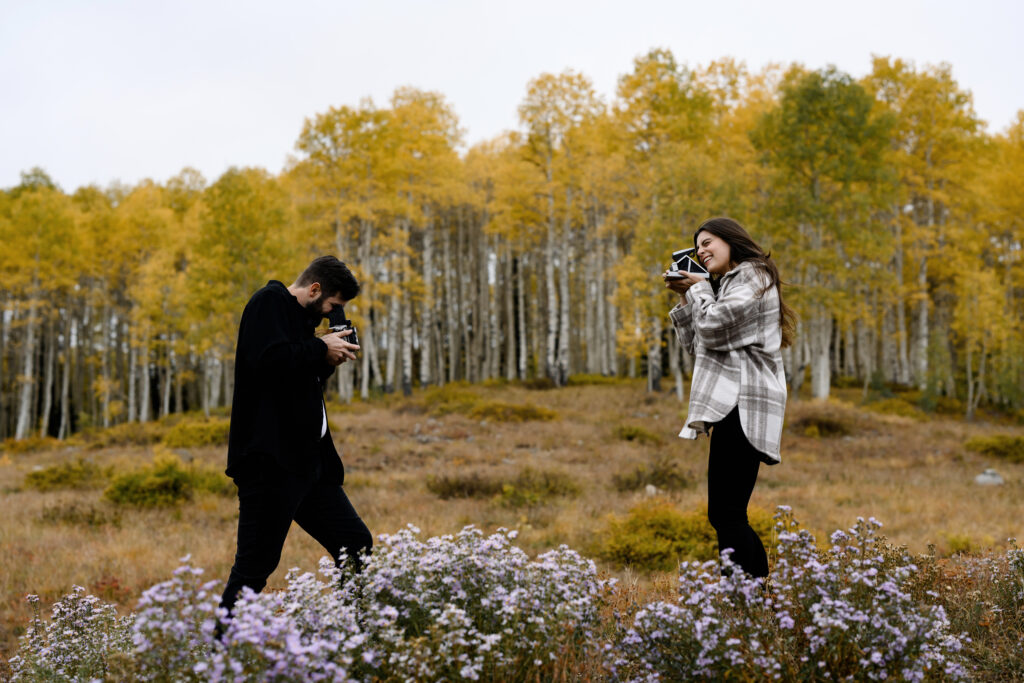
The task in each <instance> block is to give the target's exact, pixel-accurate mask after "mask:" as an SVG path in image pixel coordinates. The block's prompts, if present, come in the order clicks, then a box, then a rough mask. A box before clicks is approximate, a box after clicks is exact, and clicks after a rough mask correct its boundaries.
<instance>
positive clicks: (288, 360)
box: [227, 280, 345, 484]
mask: <svg viewBox="0 0 1024 683" xmlns="http://www.w3.org/2000/svg"><path fill="white" fill-rule="evenodd" d="M317 322H318V321H315V320H314V319H313V318H312V317H311V316H310V315H309V312H308V311H307V310H306V309H305V308H304V307H303V306H302V304H300V303H299V301H298V299H296V298H295V297H294V296H292V294H291V292H289V291H288V288H287V287H285V286H284V285H283V284H281V283H280V282H278V281H276V280H271V281H270V282H268V283H267V284H266V286H265V287H263V288H262V289H260V290H259V291H258V292H256V293H255V294H253V295H252V298H251V299H249V303H248V304H246V306H245V310H244V311H242V321H241V323H240V324H239V326H238V345H237V346H236V348H235V387H234V397H233V399H232V402H231V433H230V436H229V438H228V467H227V474H228V476H230V477H234V478H239V477H244V476H247V475H248V474H252V473H256V472H260V471H261V470H262V471H263V473H267V470H268V469H270V470H271V472H270V473H272V471H273V470H275V469H283V470H286V471H288V472H292V473H295V474H298V475H306V476H315V475H316V474H317V473H320V474H322V475H323V476H325V477H326V478H327V479H328V480H332V481H336V483H338V484H341V483H342V481H343V480H344V477H345V470H344V467H343V466H342V464H341V458H340V457H339V456H338V451H337V450H336V449H335V448H334V441H333V439H332V438H331V433H330V429H329V428H328V431H327V434H326V435H325V436H324V437H323V438H321V437H320V432H321V430H322V429H323V416H324V412H323V411H324V407H323V406H324V403H323V386H324V382H325V381H326V379H327V378H328V377H329V376H330V375H331V374H332V373H333V372H334V367H333V366H332V365H330V364H329V363H328V362H327V345H326V344H324V342H322V341H321V340H320V339H317V338H316V336H315V335H314V334H313V332H314V330H315V329H316V323H317Z"/></svg>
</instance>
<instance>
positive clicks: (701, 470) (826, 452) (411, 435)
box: [0, 381, 1024, 658]
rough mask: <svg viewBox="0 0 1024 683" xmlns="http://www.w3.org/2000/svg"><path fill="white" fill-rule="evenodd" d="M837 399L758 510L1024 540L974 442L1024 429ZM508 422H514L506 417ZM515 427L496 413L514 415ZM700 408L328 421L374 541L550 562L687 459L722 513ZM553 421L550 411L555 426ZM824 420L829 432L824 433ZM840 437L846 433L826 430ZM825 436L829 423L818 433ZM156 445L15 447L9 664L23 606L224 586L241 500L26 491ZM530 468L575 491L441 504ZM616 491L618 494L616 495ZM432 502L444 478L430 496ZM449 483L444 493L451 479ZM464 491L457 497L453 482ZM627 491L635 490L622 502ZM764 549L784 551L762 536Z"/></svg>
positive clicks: (196, 455)
mask: <svg viewBox="0 0 1024 683" xmlns="http://www.w3.org/2000/svg"><path fill="white" fill-rule="evenodd" d="M838 393H839V395H840V396H839V398H837V399H833V400H830V401H829V402H828V403H824V404H823V403H820V402H814V401H809V400H798V401H797V400H791V402H790V407H789V411H788V414H787V429H786V432H785V435H784V437H783V448H782V453H783V461H782V464H781V465H779V466H774V467H766V466H765V467H762V468H761V473H760V477H759V481H758V485H757V487H756V489H755V491H754V495H753V499H752V501H751V503H752V505H753V506H755V507H758V508H761V509H763V510H765V511H768V512H769V513H770V512H771V511H773V510H774V508H775V506H777V505H789V506H791V507H792V508H793V511H794V514H795V516H796V518H797V519H798V520H799V521H800V522H801V523H802V524H803V526H805V527H807V528H809V529H811V530H812V531H813V532H814V533H815V534H816V535H818V537H819V540H821V539H823V538H824V536H825V535H827V534H828V533H829V532H831V531H833V530H834V529H837V528H843V529H845V528H848V527H850V526H851V525H852V524H853V523H854V522H855V520H856V518H857V517H858V516H863V517H865V518H866V517H875V518H876V519H878V520H880V521H881V522H882V523H883V524H884V528H883V533H884V534H885V535H886V536H887V538H888V540H889V542H891V543H893V544H896V545H906V546H907V547H908V548H909V549H910V550H911V551H912V552H914V553H922V552H925V551H926V550H927V549H928V546H929V545H933V546H935V549H936V551H937V553H938V554H939V555H940V556H941V555H948V554H950V553H952V552H988V551H992V550H1002V549H1005V548H1006V546H1007V539H1008V538H1010V537H1015V538H1019V539H1020V538H1024V514H1021V513H1022V508H1024V504H1022V501H1024V464H1013V463H1009V462H1005V461H1002V460H993V459H992V458H989V457H985V456H982V455H979V454H977V453H974V452H972V451H970V450H968V449H966V448H965V446H964V444H965V442H966V441H967V440H969V439H970V438H972V437H976V436H987V435H993V434H997V433H1001V434H1012V435H1018V436H1019V435H1024V427H1021V426H1020V425H1018V424H1016V423H1012V422H1010V421H1003V420H1000V419H998V418H995V417H983V418H979V419H978V420H976V421H974V422H970V423H968V422H964V421H963V420H962V419H959V418H955V417H936V416H920V415H919V416H917V417H916V418H912V417H900V416H897V415H886V414H881V413H878V412H873V411H870V410H867V409H865V408H864V407H861V406H859V405H858V404H859V401H860V392H859V391H854V390H850V391H849V392H842V391H840V392H838ZM453 395H455V396H457V397H461V398H460V400H463V401H465V399H466V397H467V395H472V397H473V398H472V401H479V402H480V404H481V405H483V404H486V403H488V402H491V405H492V406H493V405H494V403H493V402H503V403H505V404H514V405H519V406H522V405H525V404H532V405H534V406H538V407H541V408H547V409H549V410H551V411H554V418H553V419H549V420H534V421H526V422H505V421H500V419H499V420H495V419H481V418H480V417H479V414H478V416H477V417H471V416H470V415H471V414H472V413H471V412H469V411H465V410H463V411H462V412H450V413H447V414H441V413H443V412H444V411H443V410H442V409H441V408H443V406H444V404H443V399H445V398H449V399H450V398H451V397H452V396H453ZM499 413H500V411H499ZM497 414H498V413H495V415H497ZM684 414H685V406H684V405H683V404H681V403H680V402H679V401H678V400H677V399H676V397H675V395H674V394H673V393H660V394H651V393H646V392H645V387H644V384H643V382H642V381H619V382H614V383H610V384H594V385H582V386H569V387H566V388H562V389H548V390H531V389H528V388H526V387H524V386H521V385H515V384H493V385H490V386H479V385H478V386H461V387H458V388H457V389H455V390H454V393H451V392H449V393H448V394H445V393H444V392H440V393H435V394H430V393H424V392H414V394H413V396H412V397H409V398H402V397H388V398H383V399H379V400H375V401H370V402H366V403H355V404H353V405H351V406H344V407H343V406H333V409H331V410H330V411H329V417H330V420H331V423H332V425H333V426H332V432H333V434H334V436H335V439H336V441H337V444H338V448H339V451H340V452H342V454H343V459H344V461H345V466H346V472H347V481H346V486H345V488H346V491H347V492H348V495H349V497H350V498H351V499H352V501H353V503H354V505H355V507H356V509H357V510H358V511H359V513H360V515H361V516H362V517H363V519H364V520H365V521H366V523H367V525H368V526H369V528H370V530H371V531H372V532H373V533H374V535H378V534H382V533H393V532H395V531H396V530H398V529H401V528H403V527H405V526H406V525H408V524H412V525H415V526H416V527H418V528H419V529H421V530H422V534H423V536H424V537H426V536H432V535H439V534H447V533H454V532H456V531H458V530H459V529H461V528H462V527H464V526H466V525H470V524H472V525H476V526H477V527H479V528H481V529H483V530H484V531H485V532H490V531H493V530H494V529H496V528H498V527H506V528H514V529H518V530H519V537H518V539H517V543H518V544H519V545H520V546H521V547H523V548H524V549H525V550H526V551H527V552H529V553H531V554H533V553H536V552H540V551H542V550H545V549H548V548H552V547H555V546H557V545H559V544H562V543H565V544H568V545H569V546H570V547H572V548H575V549H577V550H579V551H580V552H582V553H584V554H591V555H592V553H593V551H594V549H595V547H596V544H598V543H599V542H600V539H601V537H602V534H604V533H606V529H607V527H608V522H609V519H610V517H611V516H614V515H620V516H621V515H625V514H627V513H628V511H629V510H630V509H631V508H633V507H635V506H637V505H638V504H640V503H642V502H643V501H644V500H645V499H647V498H649V497H650V496H651V494H652V491H650V490H649V489H648V488H647V487H646V486H644V485H639V486H637V487H636V488H635V489H634V490H629V487H628V486H624V485H623V484H622V482H623V481H629V480H630V479H631V477H632V478H633V479H636V477H634V476H632V475H634V474H635V473H636V472H638V471H645V468H646V471H650V469H651V468H652V467H653V464H654V463H658V462H660V463H665V462H670V463H671V464H672V467H673V468H674V470H673V471H675V472H677V473H680V474H682V475H684V477H685V479H687V480H689V482H690V484H689V485H687V486H684V487H683V488H680V489H677V490H659V491H657V492H653V493H654V495H655V496H657V497H659V498H662V499H665V500H668V501H670V502H671V503H672V504H673V505H675V506H676V507H677V508H678V509H679V510H682V511H689V510H693V509H695V508H699V507H700V506H701V505H702V504H703V503H704V502H705V495H706V486H705V484H704V478H705V474H706V467H707V462H706V458H707V448H708V443H707V440H706V439H705V438H703V437H702V438H701V439H699V440H698V441H687V440H683V439H678V438H676V434H677V432H678V431H679V428H680V427H681V425H682V422H683V418H684ZM549 417H550V415H549ZM824 418H827V419H824ZM837 422H838V423H839V424H840V425H841V427H842V428H841V429H840V430H839V431H843V430H845V431H847V432H848V433H847V434H845V435H838V436H830V437H829V436H821V434H823V433H828V432H829V429H827V428H826V427H827V425H829V424H834V423H837ZM818 425H824V427H820V428H819V426H818ZM154 450H156V449H155V448H154V447H150V446H131V447H115V448H105V449H99V450H88V449H86V448H84V447H64V448H57V449H53V450H48V451H38V452H29V453H0V653H2V654H3V656H4V657H6V658H9V657H10V656H11V655H12V654H13V653H14V651H15V650H16V648H17V636H18V635H20V634H21V633H24V630H25V627H26V626H27V625H28V622H29V617H30V613H29V609H28V605H27V603H26V601H25V595H26V594H29V593H33V594H37V595H39V596H40V597H41V598H42V601H43V604H44V609H46V608H48V605H49V604H50V603H52V602H53V601H54V600H56V599H57V598H59V597H60V596H62V595H64V594H66V593H68V592H69V591H70V589H71V586H72V585H73V584H76V585H81V586H84V587H85V588H86V589H87V590H88V591H89V592H91V593H93V594H95V595H97V596H99V597H101V598H103V599H105V600H108V601H113V602H117V603H118V604H119V605H120V606H121V607H122V608H123V611H128V610H130V609H131V608H132V607H133V606H134V604H135V602H136V601H137V599H138V597H139V595H140V593H141V592H142V591H143V590H145V589H146V588H148V587H149V586H151V585H153V584H154V583H156V582H159V581H162V580H165V579H167V578H168V577H169V576H170V574H171V572H172V571H173V570H174V568H175V567H177V566H178V564H179V559H180V558H182V557H183V556H185V555H191V557H192V562H193V563H194V565H195V566H199V567H204V568H205V569H206V572H207V574H206V575H207V576H208V577H210V578H221V579H223V578H226V577H227V574H228V571H229V569H230V566H231V563H232V560H233V556H234V550H235V525H236V520H237V500H236V499H235V498H234V497H231V496H223V495H215V494H212V493H203V494H198V495H196V496H195V497H194V498H193V500H192V501H191V502H188V503H184V504H181V505H178V506H174V507H156V508H136V507H125V506H118V505H114V504H113V503H110V502H107V501H105V500H104V499H103V489H102V488H93V489H84V490H57V491H48V492H41V491H38V490H34V489H32V488H30V487H28V486H26V484H25V477H26V475H28V474H29V473H30V472H32V471H33V470H34V469H36V470H37V469H38V468H40V467H47V466H50V465H54V464H56V463H60V462H66V461H74V460H75V459H76V458H86V459H88V460H89V461H91V462H94V463H96V464H99V465H102V466H113V467H114V468H115V470H116V471H121V470H128V469H131V468H133V467H137V466H139V465H141V464H143V463H146V462H149V461H151V460H152V458H153V453H154ZM176 452H177V454H178V455H179V457H181V458H182V459H183V460H189V459H194V460H195V461H200V462H205V463H209V464H210V465H211V466H215V467H218V468H220V467H222V465H223V462H224V459H225V447H201V448H193V449H179V450H178V451H176ZM989 467H994V468H996V469H997V470H998V471H999V473H1000V474H1001V475H1002V476H1003V478H1004V479H1005V484H1003V485H1001V486H989V487H984V486H980V485H978V484H976V483H975V482H974V477H975V475H977V474H979V473H981V472H982V471H983V470H985V469H986V468H989ZM524 470H532V471H534V472H535V473H536V472H541V473H545V472H548V473H550V472H555V473H558V474H561V475H568V478H570V479H571V480H572V481H573V482H574V483H575V484H576V486H577V487H578V491H574V492H572V493H573V495H555V496H542V495H540V496H535V497H533V498H529V497H527V498H526V499H520V500H518V501H517V500H516V499H515V497H514V496H512V495H509V494H510V490H505V491H504V493H498V494H494V493H493V492H491V493H486V494H484V495H481V496H479V497H470V498H450V499H442V498H441V497H439V495H438V494H437V493H435V492H432V491H431V489H434V490H435V491H437V490H439V487H438V482H439V481H441V480H442V479H443V478H445V477H448V478H450V481H448V483H449V484H453V482H454V484H458V483H459V482H461V483H462V484H463V485H470V486H472V485H473V483H474V482H476V483H477V484H479V483H480V482H487V481H490V482H494V481H498V482H502V481H504V482H509V483H514V482H515V481H516V478H517V477H518V476H520V475H521V474H522V472H523V471H524ZM616 482H618V485H616ZM431 483H432V485H430V486H429V488H428V484H431ZM442 483H443V482H442ZM454 484H453V485H454ZM624 488H625V489H626V490H623V489H624ZM765 541H766V545H769V544H770V539H765ZM323 554H324V551H323V549H322V548H320V547H319V546H318V545H317V544H316V543H315V542H314V541H313V540H312V539H310V538H309V537H308V536H306V535H305V534H304V533H303V532H302V531H301V530H300V529H298V528H297V527H293V529H292V532H291V534H290V536H289V538H288V541H287V543H286V545H285V548H284V554H283V557H282V560H281V564H280V566H279V568H278V570H277V571H276V572H275V574H274V575H273V576H272V577H271V579H270V583H269V587H270V588H274V587H279V586H281V585H283V584H284V576H285V573H286V572H287V570H288V569H289V568H291V567H300V568H302V569H303V570H309V571H312V570H315V568H316V566H317V561H318V559H319V558H320V557H321V556H322V555H323ZM599 566H601V567H602V569H604V570H606V571H608V572H609V573H612V574H614V575H616V576H618V577H619V578H620V579H624V580H625V584H626V586H630V587H632V588H631V591H632V592H633V593H634V594H636V593H637V592H639V593H641V594H653V593H659V592H665V591H671V590H672V588H671V587H672V584H673V575H672V574H666V573H658V572H653V573H637V572H633V571H631V570H628V569H626V570H624V569H622V568H620V567H616V566H614V565H611V564H606V563H601V562H599Z"/></svg>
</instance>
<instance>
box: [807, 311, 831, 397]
mask: <svg viewBox="0 0 1024 683" xmlns="http://www.w3.org/2000/svg"><path fill="white" fill-rule="evenodd" d="M831 332H832V318H831V316H830V315H829V314H828V312H827V311H826V310H825V308H824V307H823V306H822V305H821V304H815V306H814V309H813V312H812V314H811V316H810V321H809V324H808V342H809V345H810V353H811V356H810V361H811V396H813V397H814V398H819V399H822V398H828V395H829V389H830V384H831V377H830V374H829V371H830V370H831V365H830V363H829V353H828V350H829V342H830V341H831Z"/></svg>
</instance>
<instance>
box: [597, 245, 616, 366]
mask: <svg viewBox="0 0 1024 683" xmlns="http://www.w3.org/2000/svg"><path fill="white" fill-rule="evenodd" d="M609 241H610V243H611V253H610V254H609V256H610V257H611V262H612V263H618V262H619V244H618V242H616V241H615V238H614V237H611V238H609ZM602 277H604V276H603V275H602ZM605 287H606V289H605V294H604V299H605V312H606V314H605V326H604V329H603V330H602V331H601V334H602V335H604V339H605V349H606V351H607V356H606V360H607V363H608V368H607V370H606V372H605V374H606V375H610V376H612V377H617V376H618V374H619V350H618V347H617V343H616V330H618V329H619V309H618V307H617V306H616V305H615V287H616V284H615V282H614V281H607V282H606V285H605Z"/></svg>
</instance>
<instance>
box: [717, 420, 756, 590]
mask: <svg viewBox="0 0 1024 683" xmlns="http://www.w3.org/2000/svg"><path fill="white" fill-rule="evenodd" d="M760 466H761V453H760V452H759V451H758V450H757V449H755V448H754V447H753V446H751V445H750V442H749V441H748V440H747V437H746V436H745V435H744V434H743V428H742V427H741V426H740V413H739V408H738V407H737V408H733V409H732V412H730V413H729V414H728V415H726V416H725V418H724V419H723V420H722V421H721V422H718V423H716V424H715V425H714V428H713V429H712V430H711V449H710V455H709V457H708V521H710V522H711V526H713V527H714V528H715V532H716V533H717V534H718V551H719V552H721V551H722V550H725V549H726V548H732V549H733V554H732V561H733V562H735V563H736V564H738V565H739V566H740V567H742V568H743V570H744V571H745V572H747V573H748V574H750V575H751V576H768V556H767V555H766V554H765V552H764V544H762V543H761V539H760V538H759V537H758V535H757V532H756V531H754V530H753V529H752V528H751V527H750V524H749V522H748V521H747V504H748V503H749V502H750V494H752V493H753V492H754V484H755V483H756V482H757V471H758V469H759V468H760Z"/></svg>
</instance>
